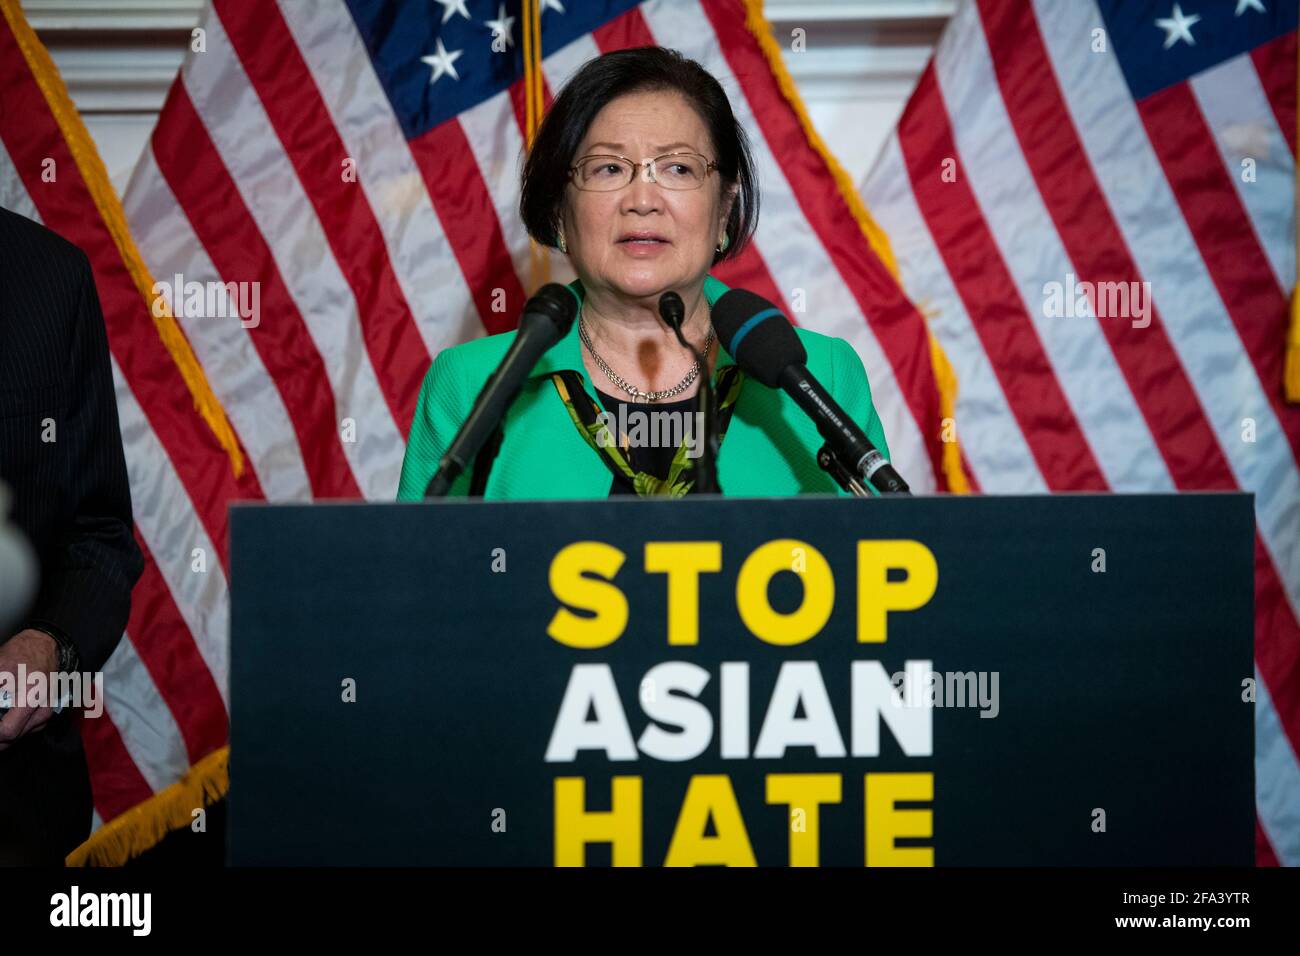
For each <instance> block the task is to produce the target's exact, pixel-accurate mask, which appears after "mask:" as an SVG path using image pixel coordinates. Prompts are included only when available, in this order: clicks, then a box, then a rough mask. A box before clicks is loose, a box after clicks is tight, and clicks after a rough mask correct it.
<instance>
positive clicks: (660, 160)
mask: <svg viewBox="0 0 1300 956" xmlns="http://www.w3.org/2000/svg"><path fill="white" fill-rule="evenodd" d="M717 168H718V164H717V163H714V162H710V161H709V160H707V159H705V158H704V157H703V156H701V155H700V154H699V153H665V154H664V155H662V156H656V157H655V158H654V159H647V160H644V161H643V162H639V163H638V162H637V161H636V160H634V159H628V158H627V157H626V156H609V155H604V154H596V155H592V156H584V157H583V158H582V159H580V160H578V161H577V162H576V163H574V164H573V165H572V166H570V167H569V177H570V179H571V180H572V181H573V185H574V186H576V187H577V188H579V189H582V190H585V191H587V192H597V193H607V192H613V191H614V190H616V189H622V188H623V187H624V186H629V185H631V183H632V180H633V178H634V177H635V176H636V173H637V170H639V169H643V170H644V171H645V172H644V174H643V175H644V176H645V177H646V178H647V180H648V181H649V182H654V183H658V184H659V185H660V186H663V187H664V189H699V188H700V187H701V186H703V185H704V180H705V179H707V178H708V175H709V173H710V172H711V171H712V170H715V169H717Z"/></svg>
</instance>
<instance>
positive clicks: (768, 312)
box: [713, 289, 911, 495]
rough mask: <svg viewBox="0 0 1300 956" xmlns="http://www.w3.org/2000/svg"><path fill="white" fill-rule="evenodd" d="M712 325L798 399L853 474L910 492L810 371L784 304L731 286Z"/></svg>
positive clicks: (746, 361)
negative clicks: (781, 308)
mask: <svg viewBox="0 0 1300 956" xmlns="http://www.w3.org/2000/svg"><path fill="white" fill-rule="evenodd" d="M713 328H714V330H715V331H716V332H717V333H718V338H719V339H720V340H721V342H722V345H723V348H725V349H726V350H727V351H728V352H729V353H730V354H731V357H732V358H734V359H735V360H736V364H737V365H739V366H740V367H741V368H742V369H743V370H744V371H745V372H746V373H748V374H750V375H752V376H754V378H756V379H758V380H759V381H760V382H762V383H763V384H764V385H766V386H767V387H768V388H780V389H784V390H785V392H786V394H788V395H789V396H790V397H791V398H792V399H794V402H795V404H796V405H798V406H799V407H800V408H802V409H803V410H804V412H805V413H806V414H807V415H808V417H809V418H811V419H812V420H813V422H814V423H815V424H816V425H817V431H818V432H820V433H821V436H822V437H823V438H825V439H826V442H827V444H829V445H830V447H831V449H832V450H833V451H834V452H835V455H836V456H837V457H838V458H839V459H840V460H841V461H842V462H843V464H844V466H845V467H847V468H848V470H849V472H850V473H851V474H853V475H860V476H862V477H863V478H865V479H866V480H867V481H868V482H870V483H871V484H872V486H874V487H875V489H876V490H877V491H879V492H880V493H881V494H882V495H900V494H901V495H906V494H911V491H910V490H909V489H908V487H907V484H906V482H904V481H903V479H902V478H901V477H899V475H898V472H896V471H895V470H894V468H893V466H892V465H890V464H889V462H888V461H887V460H886V459H885V456H884V455H882V454H881V453H880V452H879V451H878V450H877V449H876V447H875V446H874V445H872V444H871V441H870V439H868V438H867V436H866V434H865V433H864V432H863V431H862V429H861V428H859V427H858V426H857V425H856V424H855V423H854V422H853V420H852V419H850V418H849V416H848V415H847V414H846V413H845V411H844V409H842V408H840V406H839V403H838V402H836V401H835V399H833V398H831V396H830V393H829V392H828V391H826V389H825V388H824V387H823V386H822V384H821V382H819V381H817V379H816V378H814V377H813V374H812V373H811V372H809V371H808V369H807V362H808V353H807V351H806V350H805V349H804V347H803V343H802V342H800V341H799V336H798V335H796V334H795V331H794V326H792V325H791V324H790V320H789V319H787V318H786V317H785V316H784V315H783V314H782V313H781V310H780V309H778V308H777V307H776V306H774V305H773V304H772V303H771V302H768V301H767V299H764V298H763V297H762V296H761V295H755V294H754V293H753V292H749V291H747V290H745V289H732V290H731V291H729V292H727V293H725V294H723V295H722V296H721V297H720V298H719V299H718V301H717V302H715V303H713Z"/></svg>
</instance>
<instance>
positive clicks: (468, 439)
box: [424, 282, 578, 498]
mask: <svg viewBox="0 0 1300 956" xmlns="http://www.w3.org/2000/svg"><path fill="white" fill-rule="evenodd" d="M577 314H578V299H577V297H576V296H575V295H574V294H573V292H572V291H571V290H570V289H568V288H567V287H566V286H562V285H560V284H559V283H558V282H551V283H548V284H547V285H544V286H542V287H541V288H540V289H538V290H537V292H536V293H535V294H534V295H533V297H532V298H531V299H529V300H528V301H527V302H525V303H524V314H523V315H522V316H520V318H519V331H518V332H516V333H515V339H514V341H513V342H511V343H510V348H509V349H508V350H507V351H506V354H505V358H503V359H502V360H501V364H500V365H498V366H497V367H496V371H494V372H493V373H492V374H491V376H489V377H488V380H487V381H486V382H485V383H484V384H483V389H482V391H480V392H479V393H478V398H476V399H475V400H474V405H473V407H471V408H470V411H469V415H467V416H466V417H465V422H464V424H462V425H461V426H460V430H459V431H457V432H456V437H455V438H454V439H452V442H451V444H450V445H449V446H448V447H447V451H446V453H445V454H444V455H443V456H442V460H441V461H440V462H439V463H438V470H437V471H436V472H434V475H433V477H432V478H430V479H429V484H428V486H427V487H426V488H425V491H424V496H425V497H426V498H440V497H442V496H444V495H446V494H447V492H448V491H449V490H450V489H451V486H452V483H453V482H454V481H455V480H456V479H457V478H458V477H459V476H460V474H461V472H463V471H464V470H465V469H466V468H467V467H468V466H469V463H470V462H471V461H473V459H474V456H475V455H477V454H478V453H479V450H480V449H481V448H482V447H483V446H484V444H486V443H487V441H488V440H489V439H490V438H491V437H492V435H493V433H494V432H496V430H497V428H498V426H499V425H500V423H501V419H502V418H504V417H505V414H506V410H507V409H508V408H509V407H510V405H511V403H512V402H513V401H514V400H515V397H516V396H517V395H518V394H519V390H520V389H521V388H523V384H524V379H526V378H527V377H528V373H529V372H530V371H532V368H533V366H534V365H536V364H537V361H538V359H540V358H541V357H542V353H543V352H545V351H546V350H547V349H549V348H550V347H551V346H552V345H554V344H555V343H556V342H558V341H560V339H562V338H564V337H565V336H566V335H567V334H568V333H569V329H570V328H572V326H573V319H574V317H575V316H576V315H577Z"/></svg>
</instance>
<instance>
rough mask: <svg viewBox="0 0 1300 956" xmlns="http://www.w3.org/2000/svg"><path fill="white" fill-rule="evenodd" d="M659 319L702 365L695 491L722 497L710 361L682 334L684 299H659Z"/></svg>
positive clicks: (673, 296)
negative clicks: (701, 424)
mask: <svg viewBox="0 0 1300 956" xmlns="http://www.w3.org/2000/svg"><path fill="white" fill-rule="evenodd" d="M659 317H660V318H661V319H663V320H664V324H665V325H667V326H668V328H670V329H672V330H673V334H674V335H675V336H677V341H678V342H679V343H681V346H682V348H684V349H686V350H687V351H688V352H690V353H691V356H692V357H693V358H694V359H695V361H696V362H698V363H699V364H700V374H701V376H702V377H701V380H700V394H699V400H697V402H696V405H697V406H698V407H699V408H700V409H701V410H702V411H703V412H704V428H703V432H704V434H703V435H701V436H700V439H701V440H702V441H703V443H704V448H703V451H702V452H701V454H700V460H699V462H697V463H696V467H695V476H696V477H695V491H696V492H697V493H699V494H710V495H717V494H721V493H722V488H720V487H719V486H718V429H717V420H718V409H717V403H716V401H715V400H714V395H713V380H712V378H711V377H710V375H709V363H708V358H707V357H706V356H705V355H702V354H701V353H700V352H699V351H698V350H697V349H696V348H695V346H694V345H692V344H691V343H690V342H688V341H686V336H684V335H683V334H682V324H683V323H684V322H685V321H686V304H685V303H684V302H682V297H681V296H680V295H678V294H677V293H676V292H673V291H671V290H669V291H668V292H665V293H664V294H663V295H661V296H660V297H659Z"/></svg>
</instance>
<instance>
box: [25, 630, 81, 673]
mask: <svg viewBox="0 0 1300 956" xmlns="http://www.w3.org/2000/svg"><path fill="white" fill-rule="evenodd" d="M30 627H31V629H32V630H33V631H40V632H41V633H42V634H48V635H49V636H50V638H51V639H52V640H53V641H54V643H55V644H56V645H57V646H58V648H59V663H58V671H59V673H61V674H73V673H75V672H76V671H77V668H78V667H79V665H80V663H81V655H80V654H78V653H77V645H76V644H74V643H72V639H71V638H70V637H68V635H66V634H64V633H63V631H61V630H59V629H58V628H56V627H52V626H50V625H47V624H32V625H30Z"/></svg>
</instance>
